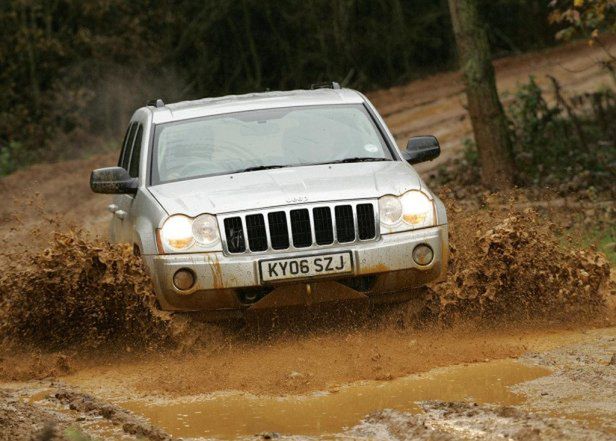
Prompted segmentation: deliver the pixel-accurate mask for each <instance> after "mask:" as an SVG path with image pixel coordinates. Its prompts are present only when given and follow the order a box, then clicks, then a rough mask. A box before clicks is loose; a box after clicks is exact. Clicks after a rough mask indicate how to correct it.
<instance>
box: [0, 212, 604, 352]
mask: <svg viewBox="0 0 616 441" xmlns="http://www.w3.org/2000/svg"><path fill="white" fill-rule="evenodd" d="M449 211H450V213H452V216H451V243H452V245H451V269H450V275H449V279H448V280H447V282H445V283H441V284H437V285H435V286H433V287H432V288H431V290H430V293H429V301H428V303H427V306H426V307H425V308H424V310H422V311H421V312H420V314H419V319H420V321H421V322H422V323H423V324H430V325H434V324H450V323H452V322H457V321H461V320H463V321H477V322H480V323H481V322H484V323H493V322H494V320H513V321H515V320H526V319H541V318H544V317H549V318H550V319H552V320H553V319H562V320H566V319H570V318H571V317H576V318H583V317H596V316H597V315H598V314H599V313H600V312H601V310H602V309H603V308H604V307H605V295H606V291H607V284H608V283H609V272H610V269H609V264H608V262H607V261H606V260H605V258H604V256H602V255H601V254H600V253H596V252H594V251H592V250H571V249H568V248H566V247H563V246H561V245H560V244H559V242H558V240H557V238H556V236H555V235H554V233H553V231H552V229H553V228H552V226H551V225H550V224H549V223H546V222H545V220H544V219H541V218H540V217H539V216H538V215H537V214H536V213H534V212H533V211H531V210H526V211H520V210H516V209H514V208H508V209H502V208H492V209H484V210H479V211H475V212H471V213H469V212H464V211H462V210H460V209H459V208H457V207H455V205H452V206H451V207H450V210H449ZM393 316H394V317H395V318H396V319H397V320H391V317H390V318H389V319H388V320H387V323H386V324H385V325H389V324H391V323H394V322H395V323H396V325H397V326H399V325H400V324H402V326H403V327H405V326H416V325H417V324H418V323H417V318H418V317H417V316H416V315H414V314H410V313H407V312H406V309H405V307H404V306H402V307H400V308H398V309H397V310H396V311H394V314H393ZM187 320H188V319H186V318H178V317H177V316H173V315H171V314H169V313H165V312H161V311H159V310H158V309H157V307H156V301H155V297H154V295H153V294H152V288H151V284H150V281H149V279H148V276H147V274H146V273H145V271H144V268H143V267H142V265H141V262H140V260H139V258H137V257H135V256H133V254H132V251H131V250H130V249H129V248H128V247H124V246H120V245H110V244H108V243H107V242H104V241H100V240H89V239H84V238H82V237H80V234H79V233H77V232H70V233H64V234H60V233H57V234H55V235H54V236H53V240H52V242H51V244H50V246H49V247H48V248H46V249H45V250H44V251H43V252H39V253H26V254H24V255H22V256H21V257H20V258H16V257H15V256H13V258H12V259H11V264H10V268H9V270H8V271H6V272H4V273H3V274H2V275H1V276H0V332H1V335H2V337H3V338H4V340H5V342H6V343H10V342H12V343H17V344H19V345H23V344H26V345H31V346H34V347H40V348H46V349H62V348H68V347H73V348H81V349H88V348H99V347H103V346H104V347H108V348H113V347H120V348H122V349H128V350H133V349H152V348H164V347H174V348H177V347H186V346H194V345H195V344H196V343H199V342H200V343H201V344H205V345H208V344H213V343H216V344H219V343H220V342H215V341H213V340H215V339H221V338H222V333H217V332H214V331H212V330H213V329H214V328H215V327H212V326H206V325H204V324H200V323H190V325H187Z"/></svg>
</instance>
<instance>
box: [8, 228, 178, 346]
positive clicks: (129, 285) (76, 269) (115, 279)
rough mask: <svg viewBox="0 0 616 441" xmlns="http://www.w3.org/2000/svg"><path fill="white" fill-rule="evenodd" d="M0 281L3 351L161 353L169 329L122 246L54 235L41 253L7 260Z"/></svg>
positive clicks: (141, 273)
mask: <svg viewBox="0 0 616 441" xmlns="http://www.w3.org/2000/svg"><path fill="white" fill-rule="evenodd" d="M8 265H9V268H7V269H5V271H3V273H2V274H1V275H0V337H3V339H4V343H5V344H6V345H10V344H20V345H21V344H24V343H27V344H32V345H34V346H37V347H43V348H46V349H59V348H66V347H70V346H79V347H83V348H97V347H100V346H103V345H105V346H111V345H121V346H122V348H125V347H127V346H130V347H141V348H148V347H152V346H157V347H160V346H166V345H169V344H171V343H172V335H173V332H172V331H173V330H172V328H171V325H170V318H169V315H168V314H165V313H162V312H160V311H158V310H157V309H156V307H155V298H154V296H153V295H152V289H151V285H150V281H149V278H148V277H147V275H146V274H145V271H144V269H143V267H142V265H141V262H140V260H139V259H138V258H136V257H134V256H133V255H132V251H131V250H130V249H129V248H128V247H124V246H112V245H109V244H108V243H105V242H103V241H96V240H86V239H83V238H81V237H80V234H79V233H75V232H70V233H66V234H59V233H56V234H54V236H53V238H52V241H51V244H50V246H49V248H47V249H45V250H44V251H43V252H40V253H33V254H25V255H23V256H22V257H21V258H19V259H13V260H12V261H11V263H10V264H8Z"/></svg>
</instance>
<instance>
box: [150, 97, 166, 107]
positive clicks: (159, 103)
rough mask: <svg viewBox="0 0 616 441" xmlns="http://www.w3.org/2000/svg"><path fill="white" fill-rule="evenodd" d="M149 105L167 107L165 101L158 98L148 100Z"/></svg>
mask: <svg viewBox="0 0 616 441" xmlns="http://www.w3.org/2000/svg"><path fill="white" fill-rule="evenodd" d="M147 105H148V106H152V107H165V102H164V101H163V100H162V99H160V98H157V99H155V100H150V101H148V104H147Z"/></svg>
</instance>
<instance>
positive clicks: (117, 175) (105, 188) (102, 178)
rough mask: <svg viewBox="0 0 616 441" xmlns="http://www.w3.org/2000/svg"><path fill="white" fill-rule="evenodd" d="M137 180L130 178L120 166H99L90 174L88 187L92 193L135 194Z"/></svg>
mask: <svg viewBox="0 0 616 441" xmlns="http://www.w3.org/2000/svg"><path fill="white" fill-rule="evenodd" d="M138 187H139V180H138V179H137V178H131V177H130V175H129V174H128V171H126V170H125V169H123V168H122V167H105V168H99V169H96V170H94V171H93V172H92V174H91V175H90V188H91V189H92V191H93V192H94V193H104V194H135V193H137V188H138Z"/></svg>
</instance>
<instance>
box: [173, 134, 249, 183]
mask: <svg viewBox="0 0 616 441" xmlns="http://www.w3.org/2000/svg"><path fill="white" fill-rule="evenodd" d="M223 144H225V145H224V148H222V149H220V150H218V151H217V152H216V154H217V155H218V154H220V153H224V154H223V156H227V155H230V156H231V158H232V159H238V158H239V159H249V160H251V161H254V162H256V163H259V162H260V158H259V157H257V156H256V155H255V154H254V153H253V152H251V151H248V150H244V149H242V148H241V147H239V146H237V145H235V144H232V143H229V142H225V143H223ZM187 161H189V162H188V163H187V164H182V165H176V166H175V167H170V168H169V170H168V171H167V174H168V176H169V178H171V179H178V178H182V177H184V176H192V173H191V171H195V172H197V173H198V172H201V171H204V170H208V171H209V172H215V171H221V172H225V171H231V170H229V169H228V168H226V167H219V168H218V170H216V169H215V168H214V167H215V166H216V165H217V164H216V161H211V160H206V159H201V158H187Z"/></svg>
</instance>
